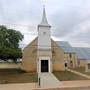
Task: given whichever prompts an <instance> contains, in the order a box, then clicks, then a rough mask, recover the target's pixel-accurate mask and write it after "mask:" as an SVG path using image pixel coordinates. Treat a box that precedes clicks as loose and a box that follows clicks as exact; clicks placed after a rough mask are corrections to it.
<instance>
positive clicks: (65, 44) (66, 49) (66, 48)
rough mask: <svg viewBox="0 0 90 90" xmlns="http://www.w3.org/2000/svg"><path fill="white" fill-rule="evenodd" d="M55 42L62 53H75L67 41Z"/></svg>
mask: <svg viewBox="0 0 90 90" xmlns="http://www.w3.org/2000/svg"><path fill="white" fill-rule="evenodd" d="M55 42H56V44H57V45H58V46H59V47H60V48H61V49H62V50H63V51H64V53H75V51H74V49H73V48H72V46H71V45H70V44H69V43H68V42H67V41H55Z"/></svg>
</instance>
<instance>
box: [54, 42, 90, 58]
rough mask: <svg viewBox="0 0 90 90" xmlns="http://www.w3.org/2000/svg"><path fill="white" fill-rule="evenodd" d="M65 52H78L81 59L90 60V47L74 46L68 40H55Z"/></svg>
mask: <svg viewBox="0 0 90 90" xmlns="http://www.w3.org/2000/svg"><path fill="white" fill-rule="evenodd" d="M55 42H56V44H57V45H58V46H59V47H60V48H61V49H62V50H63V51H64V53H76V55H77V58H78V59H80V60H90V48H85V47H72V46H71V45H70V44H69V43H68V42H67V41H55Z"/></svg>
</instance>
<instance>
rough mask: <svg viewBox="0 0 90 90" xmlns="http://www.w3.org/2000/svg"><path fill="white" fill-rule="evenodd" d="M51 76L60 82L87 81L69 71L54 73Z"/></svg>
mask: <svg viewBox="0 0 90 90" xmlns="http://www.w3.org/2000/svg"><path fill="white" fill-rule="evenodd" d="M53 74H54V75H55V76H56V77H57V78H58V79H59V80H60V81H72V80H88V79H87V78H84V77H82V76H79V75H77V74H74V73H72V72H69V71H55V72H53Z"/></svg>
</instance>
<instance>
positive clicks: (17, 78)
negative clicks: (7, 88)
mask: <svg viewBox="0 0 90 90" xmlns="http://www.w3.org/2000/svg"><path fill="white" fill-rule="evenodd" d="M5 80H7V81H8V83H32V82H37V73H26V72H25V71H23V70H20V69H0V84H1V83H4V81H5Z"/></svg>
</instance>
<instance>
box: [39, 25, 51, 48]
mask: <svg viewBox="0 0 90 90" xmlns="http://www.w3.org/2000/svg"><path fill="white" fill-rule="evenodd" d="M38 49H51V33H50V27H45V26H43V27H39V30H38Z"/></svg>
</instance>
